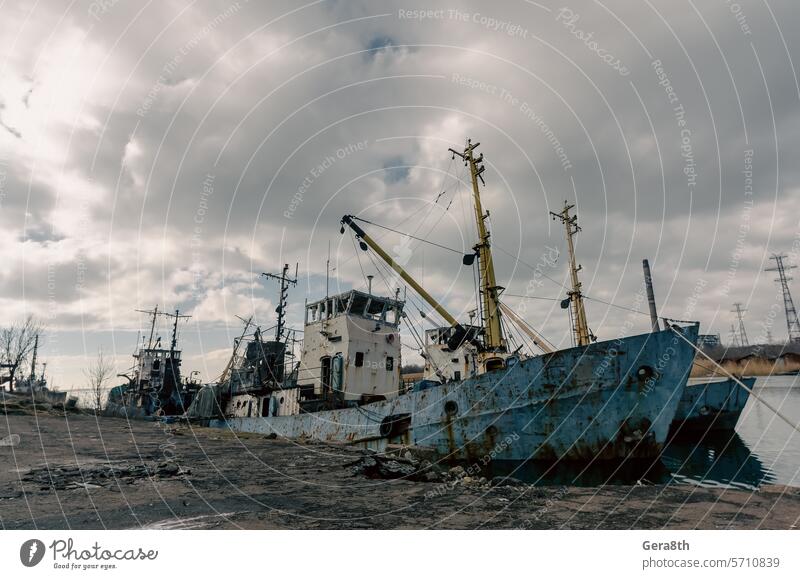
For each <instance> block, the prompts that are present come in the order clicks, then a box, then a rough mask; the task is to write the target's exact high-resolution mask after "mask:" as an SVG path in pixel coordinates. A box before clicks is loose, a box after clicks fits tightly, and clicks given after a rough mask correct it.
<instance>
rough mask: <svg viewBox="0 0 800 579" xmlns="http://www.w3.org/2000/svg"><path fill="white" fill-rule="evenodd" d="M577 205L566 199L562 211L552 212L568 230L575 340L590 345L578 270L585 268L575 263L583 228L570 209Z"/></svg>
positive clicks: (590, 336) (590, 339)
mask: <svg viewBox="0 0 800 579" xmlns="http://www.w3.org/2000/svg"><path fill="white" fill-rule="evenodd" d="M574 207H575V206H574V205H570V204H569V203H568V202H567V201H564V209H562V210H561V213H553V212H552V211H551V212H550V215H552V216H553V221H555V220H556V219H558V220H560V221H561V222H562V223H563V224H564V228H565V229H566V232H567V249H568V251H569V273H570V279H571V280H572V291H569V292H567V295H568V296H569V300H570V303H571V304H572V318H573V323H574V328H573V331H574V332H575V342H576V344H577V345H578V346H588V345H589V344H590V343H591V342H592V341H593V340H594V336H593V335H592V333H591V331H590V330H589V324H588V322H587V321H586V309H585V308H584V306H583V293H581V282H580V279H579V278H578V272H579V271H580V270H581V269H583V268H582V267H581V266H580V265H576V263H575V244H574V242H573V239H572V238H573V237H574V236H575V234H576V233H578V232H579V231H580V230H581V228H580V227H579V226H578V216H577V215H570V214H569V211H570V209H573V208H574Z"/></svg>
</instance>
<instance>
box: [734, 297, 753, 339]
mask: <svg viewBox="0 0 800 579" xmlns="http://www.w3.org/2000/svg"><path fill="white" fill-rule="evenodd" d="M731 311H732V312H733V313H735V314H736V317H737V318H738V319H739V332H738V333H739V345H740V346H749V345H750V342H748V341H747V332H745V331H744V316H743V314H744V313H745V312H746V311H747V310H743V309H742V304H741V303H739V302H736V303H735V304H733V309H732V310H731Z"/></svg>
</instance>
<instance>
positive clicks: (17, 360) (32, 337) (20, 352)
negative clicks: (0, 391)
mask: <svg viewBox="0 0 800 579" xmlns="http://www.w3.org/2000/svg"><path fill="white" fill-rule="evenodd" d="M41 331H42V325H41V324H40V323H39V322H38V321H36V320H35V319H34V317H33V316H28V317H27V318H26V319H25V321H24V322H22V323H21V324H12V325H11V326H7V327H5V328H0V363H1V364H2V366H3V367H5V368H7V369H8V388H9V390H13V389H14V378H15V376H16V374H17V370H19V368H20V367H21V366H22V364H24V363H25V361H26V360H27V359H28V356H29V355H30V353H31V351H32V350H33V345H34V343H35V341H36V336H37V335H38V334H39V333H40V332H41Z"/></svg>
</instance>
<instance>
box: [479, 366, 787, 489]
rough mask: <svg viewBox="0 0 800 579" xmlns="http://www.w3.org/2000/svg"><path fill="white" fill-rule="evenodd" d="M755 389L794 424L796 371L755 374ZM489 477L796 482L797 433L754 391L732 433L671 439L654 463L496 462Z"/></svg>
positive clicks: (570, 481)
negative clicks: (777, 374) (790, 373)
mask: <svg viewBox="0 0 800 579" xmlns="http://www.w3.org/2000/svg"><path fill="white" fill-rule="evenodd" d="M755 393H756V395H758V396H759V397H760V398H762V399H763V400H766V401H767V402H769V403H770V404H771V405H772V406H774V407H775V408H777V409H779V410H780V411H781V413H782V414H783V415H784V416H786V417H787V418H788V419H789V420H791V421H793V422H794V423H795V424H797V423H800V376H776V377H770V378H758V380H757V381H756V386H755ZM487 475H489V476H496V475H510V476H513V477H515V478H518V479H521V480H525V481H526V482H530V483H534V484H542V485H553V484H558V485H562V484H563V485H586V486H598V485H602V484H633V483H636V482H637V481H641V482H644V483H666V482H682V483H686V484H695V485H703V486H727V487H740V488H748V489H752V488H754V487H757V486H759V485H762V484H785V485H792V486H800V433H798V432H797V431H795V430H794V429H793V428H792V427H791V426H789V425H788V424H786V423H785V422H784V421H783V420H781V419H780V418H778V417H777V416H776V415H775V413H773V412H772V411H771V410H770V409H769V408H767V407H766V406H764V405H763V404H762V403H760V402H759V401H758V400H756V399H755V398H754V397H753V396H751V397H750V399H749V400H748V401H747V406H746V407H745V409H744V410H743V411H742V415H741V417H740V418H739V423H738V424H737V425H736V432H735V433H722V434H716V433H715V434H712V435H709V436H707V437H705V439H703V440H702V441H701V442H697V441H691V442H681V441H672V442H671V443H670V445H669V446H668V447H667V448H666V449H665V451H664V453H663V455H662V457H661V460H660V461H656V462H655V463H653V462H652V461H649V462H647V463H642V462H638V463H631V464H622V465H620V464H616V465H608V464H604V465H598V464H597V463H595V464H593V465H591V466H586V467H582V466H576V465H574V464H571V465H566V464H556V465H544V464H541V463H523V464H520V463H500V464H498V463H495V464H493V465H492V466H491V470H490V471H489V472H487Z"/></svg>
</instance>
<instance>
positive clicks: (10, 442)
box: [0, 434, 19, 446]
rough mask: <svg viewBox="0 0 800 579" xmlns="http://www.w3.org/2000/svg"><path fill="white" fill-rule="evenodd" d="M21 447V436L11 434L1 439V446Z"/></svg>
mask: <svg viewBox="0 0 800 579" xmlns="http://www.w3.org/2000/svg"><path fill="white" fill-rule="evenodd" d="M17 445H19V434H9V435H8V436H4V437H3V438H0V446H17Z"/></svg>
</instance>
